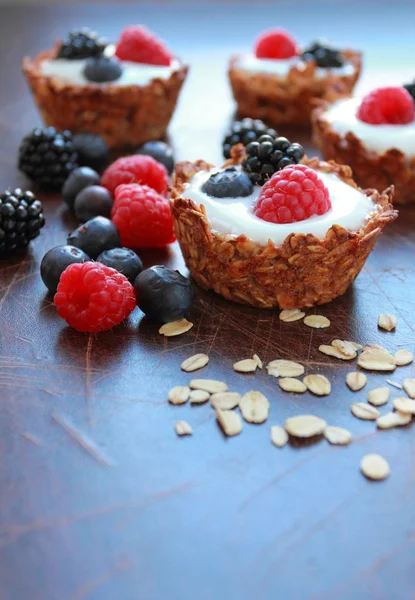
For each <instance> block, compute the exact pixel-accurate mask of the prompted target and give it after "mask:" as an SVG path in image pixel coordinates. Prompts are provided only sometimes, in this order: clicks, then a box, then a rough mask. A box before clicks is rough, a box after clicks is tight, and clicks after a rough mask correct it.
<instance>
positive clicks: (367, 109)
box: [357, 87, 415, 125]
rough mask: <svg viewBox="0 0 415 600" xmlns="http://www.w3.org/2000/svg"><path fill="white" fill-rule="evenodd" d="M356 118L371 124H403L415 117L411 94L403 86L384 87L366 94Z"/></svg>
mask: <svg viewBox="0 0 415 600" xmlns="http://www.w3.org/2000/svg"><path fill="white" fill-rule="evenodd" d="M357 118H358V119H360V120H361V121H364V122H365V123H370V124H371V125H386V124H389V125H405V124H406V123H411V121H413V120H414V119H415V105H414V101H413V98H412V96H411V94H410V93H409V92H408V91H407V90H406V89H405V88H403V87H384V88H378V89H377V90H373V92H370V94H367V95H366V96H365V97H364V98H363V100H362V103H361V105H360V106H359V109H358V111H357Z"/></svg>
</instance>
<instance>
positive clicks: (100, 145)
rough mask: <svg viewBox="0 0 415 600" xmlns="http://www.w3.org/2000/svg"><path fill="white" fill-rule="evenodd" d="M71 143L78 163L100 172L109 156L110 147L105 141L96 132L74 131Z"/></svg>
mask: <svg viewBox="0 0 415 600" xmlns="http://www.w3.org/2000/svg"><path fill="white" fill-rule="evenodd" d="M73 145H74V149H75V152H76V153H77V154H78V164H79V165H81V166H82V167H91V169H95V171H98V172H101V171H103V170H104V169H105V167H106V166H107V164H108V162H109V158H110V149H109V146H108V144H107V143H106V141H105V140H104V139H103V138H102V137H101V136H100V135H98V134H96V133H76V134H75V135H74V136H73Z"/></svg>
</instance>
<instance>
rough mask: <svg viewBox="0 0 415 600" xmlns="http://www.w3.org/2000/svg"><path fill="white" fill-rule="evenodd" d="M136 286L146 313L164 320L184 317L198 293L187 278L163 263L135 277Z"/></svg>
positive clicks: (140, 302) (138, 301)
mask: <svg viewBox="0 0 415 600" xmlns="http://www.w3.org/2000/svg"><path fill="white" fill-rule="evenodd" d="M134 289H135V293H136V297H137V304H138V306H139V307H140V308H141V310H142V311H143V313H145V315H147V317H150V318H151V319H155V320H156V321H160V322H162V323H169V322H170V321H176V320H177V319H181V318H182V317H185V316H186V315H187V313H188V312H189V310H190V307H191V306H192V303H193V299H194V294H195V292H194V289H193V286H192V284H191V283H190V280H189V279H187V277H183V275H181V273H179V271H173V269H169V268H168V267H164V266H162V265H156V266H155V267H151V268H150V269H146V270H145V271H142V272H141V273H140V275H139V276H138V277H137V279H136V280H135V283H134Z"/></svg>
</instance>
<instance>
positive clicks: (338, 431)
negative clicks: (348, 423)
mask: <svg viewBox="0 0 415 600" xmlns="http://www.w3.org/2000/svg"><path fill="white" fill-rule="evenodd" d="M324 437H325V438H326V440H327V441H328V442H330V444H333V445H334V446H346V445H347V444H350V442H351V441H352V434H351V433H350V431H347V429H343V427H335V426H334V425H328V427H326V429H325V430H324Z"/></svg>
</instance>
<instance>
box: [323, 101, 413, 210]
mask: <svg viewBox="0 0 415 600" xmlns="http://www.w3.org/2000/svg"><path fill="white" fill-rule="evenodd" d="M327 106H328V104H327V103H325V102H323V103H321V105H320V106H318V107H317V108H315V109H314V111H313V114H312V118H311V120H312V127H313V143H314V144H315V145H316V146H317V148H319V150H320V151H321V154H322V155H323V158H324V159H325V160H334V161H335V162H336V163H338V164H341V165H349V166H350V167H351V169H352V171H353V178H354V179H355V180H356V182H357V183H358V184H359V185H360V186H362V187H371V188H372V187H373V188H376V189H378V190H381V189H384V188H386V187H388V186H390V185H393V186H394V188H395V192H394V195H393V201H394V203H395V204H410V203H415V157H408V156H406V155H405V154H404V153H403V152H401V151H400V150H398V149H396V148H391V149H390V150H388V151H387V152H383V153H382V154H378V153H377V152H375V151H373V150H368V149H367V148H366V147H365V145H364V142H362V140H360V139H359V138H358V137H356V136H355V135H354V134H353V133H351V132H348V133H347V134H346V135H341V134H339V133H337V132H336V131H334V129H333V128H332V126H331V125H330V123H329V122H328V121H327V120H326V119H325V118H324V113H325V111H326V109H327Z"/></svg>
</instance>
